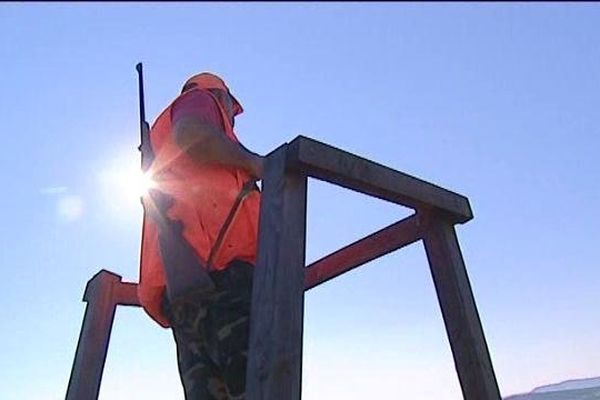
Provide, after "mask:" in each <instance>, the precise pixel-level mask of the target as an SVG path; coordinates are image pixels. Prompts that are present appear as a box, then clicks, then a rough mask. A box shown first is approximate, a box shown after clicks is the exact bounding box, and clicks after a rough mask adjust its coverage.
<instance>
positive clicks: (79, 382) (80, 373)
mask: <svg viewBox="0 0 600 400" xmlns="http://www.w3.org/2000/svg"><path fill="white" fill-rule="evenodd" d="M120 283H121V277H120V276H119V275H116V274H113V273H112V272H108V271H106V270H102V271H100V272H98V273H97V274H96V275H94V277H93V278H92V279H90V280H89V281H88V283H87V286H86V288H85V293H84V295H83V301H85V302H87V303H88V304H87V306H86V308H85V316H84V319H83V324H82V326H81V333H80V334H79V341H78V342H77V351H76V353H75V360H74V361H73V368H72V369H71V377H70V378H69V387H68V389H67V396H66V400H94V399H97V398H98V393H99V391H100V382H101V380H102V371H103V370H104V363H105V361H106V352H107V350H108V340H109V339H110V331H111V329H112V325H113V320H114V317H115V309H116V307H117V304H116V302H115V301H114V297H113V289H114V288H115V286H116V285H118V284H120Z"/></svg>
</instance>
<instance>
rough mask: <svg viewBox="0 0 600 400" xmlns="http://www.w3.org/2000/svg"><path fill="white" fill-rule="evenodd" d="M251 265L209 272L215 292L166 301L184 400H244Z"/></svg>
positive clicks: (234, 266) (242, 264) (231, 266)
mask: <svg viewBox="0 0 600 400" xmlns="http://www.w3.org/2000/svg"><path fill="white" fill-rule="evenodd" d="M253 271H254V267H253V266H252V265H251V264H248V263H245V262H240V261H234V262H232V263H231V264H230V265H229V266H228V267H227V269H225V270H223V271H215V272H211V273H210V275H211V278H212V279H213V281H214V282H215V287H216V291H215V293H213V294H211V295H210V296H206V295H205V294H198V295H195V294H192V295H190V296H187V297H186V300H185V301H178V302H177V304H168V303H167V302H165V304H164V310H165V313H166V315H167V316H168V317H169V319H170V321H171V326H172V330H173V336H174V337H175V343H176V345H177V361H178V367H179V375H180V377H181V382H182V384H183V388H184V391H185V398H186V400H242V399H244V395H245V393H244V391H245V386H246V361H247V356H248V337H249V334H250V304H251V297H252V273H253Z"/></svg>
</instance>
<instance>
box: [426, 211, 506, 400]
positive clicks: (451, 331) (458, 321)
mask: <svg viewBox="0 0 600 400" xmlns="http://www.w3.org/2000/svg"><path fill="white" fill-rule="evenodd" d="M424 217H425V218H426V219H427V231H426V234H425V237H424V244H425V251H426V252H427V258H428V260H429V267H430V269H431V275H432V277H433V281H434V283H435V289H436V291H437V296H438V301H439V304H440V307H441V309H442V314H443V317H444V323H445V325H446V333H447V334H448V339H449V341H450V346H451V348H452V355H453V356H454V364H455V366H456V371H457V372H458V378H459V380H460V386H461V388H462V392H463V397H464V399H465V400H500V392H499V390H498V383H497V382H496V376H495V375H494V369H493V367H492V361H491V359H490V355H489V352H488V347H487V344H486V341H485V337H484V334H483V328H482V326H481V321H480V320H479V314H478V313H477V307H476V305H475V299H474V298H473V292H472V291H471V285H470V283H469V278H468V276H467V271H466V269H465V264H464V261H463V258H462V254H461V251H460V247H459V244H458V239H457V237H456V232H455V230H454V226H453V224H452V223H451V222H449V221H448V220H447V219H446V218H445V217H444V216H443V215H442V214H430V215H425V216H424Z"/></svg>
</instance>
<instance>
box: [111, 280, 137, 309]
mask: <svg viewBox="0 0 600 400" xmlns="http://www.w3.org/2000/svg"><path fill="white" fill-rule="evenodd" d="M137 288H138V285H137V283H133V282H119V283H118V284H117V285H115V287H114V297H115V303H117V304H118V305H120V306H136V307H140V306H141V304H140V300H139V299H138V295H137Z"/></svg>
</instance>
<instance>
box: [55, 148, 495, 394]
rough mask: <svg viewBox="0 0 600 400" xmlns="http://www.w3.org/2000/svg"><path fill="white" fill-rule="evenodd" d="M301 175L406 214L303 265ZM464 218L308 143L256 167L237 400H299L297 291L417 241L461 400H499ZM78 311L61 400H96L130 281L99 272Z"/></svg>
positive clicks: (467, 210) (459, 200)
mask: <svg viewBox="0 0 600 400" xmlns="http://www.w3.org/2000/svg"><path fill="white" fill-rule="evenodd" d="M308 177H313V178H316V179H320V180H324V181H327V182H330V183H333V184H336V185H339V186H342V187H345V188H348V189H352V190H355V191H358V192H361V193H364V194H367V195H370V196H374V197H377V198H380V199H384V200H388V201H390V202H393V203H396V204H398V205H401V206H405V207H409V208H412V209H413V210H414V211H415V212H414V214H412V215H411V216H409V217H407V218H405V219H402V220H400V221H398V222H396V223H394V224H392V225H389V226H387V227H385V228H383V229H381V230H379V231H377V232H375V233H373V234H371V235H369V236H366V237H364V238H362V239H360V240H358V241H356V242H354V243H352V244H350V245H348V246H346V247H344V248H342V249H340V250H337V251H335V252H333V253H331V254H329V255H328V256H326V257H323V258H322V259H320V260H318V261H316V262H314V263H312V264H311V265H308V266H306V265H305V250H306V245H305V238H306V189H307V180H308ZM472 218H473V215H472V212H471V207H470V205H469V201H468V199H467V198H466V197H464V196H461V195H459V194H456V193H454V192H451V191H448V190H446V189H443V188H441V187H439V186H436V185H433V184H431V183H428V182H425V181H423V180H420V179H418V178H415V177H412V176H410V175H407V174H404V173H402V172H398V171H395V170H393V169H390V168H387V167H385V166H382V165H380V164H377V163H375V162H372V161H370V160H367V159H364V158H361V157H358V156H356V155H354V154H351V153H348V152H345V151H342V150H339V149H337V148H334V147H332V146H329V145H326V144H324V143H320V142H318V141H315V140H313V139H310V138H306V137H303V136H299V137H297V138H296V139H294V140H293V141H292V142H290V143H287V144H284V145H282V146H280V147H279V148H277V149H276V150H275V151H273V152H271V153H270V154H269V155H268V156H267V159H266V164H265V173H264V179H263V193H262V200H261V210H260V228H259V243H258V246H259V250H258V261H257V266H256V271H255V276H254V291H253V298H252V315H251V323H250V326H251V331H250V349H249V355H248V373H247V382H246V399H247V400H299V399H300V397H301V374H302V330H303V318H304V292H305V291H306V290H308V289H311V288H313V287H315V286H317V285H319V284H320V283H323V282H325V281H327V280H329V279H332V278H335V277H336V276H338V275H341V274H343V273H344V272H347V271H349V270H351V269H353V268H356V267H358V266H360V265H363V264H365V263H367V262H369V261H371V260H374V259H376V258H378V257H381V256H383V255H385V254H388V253H390V252H392V251H394V250H398V249H400V248H402V247H404V246H407V245H409V244H412V243H415V242H417V241H423V244H424V246H425V251H426V253H427V259H428V261H429V267H430V270H431V275H432V278H433V281H434V284H435V288H436V292H437V297H438V301H439V304H440V308H441V310H442V315H443V318H444V323H445V327H446V332H447V335H448V340H449V342H450V347H451V349H452V355H453V357H454V364H455V366H456V371H457V373H458V378H459V381H460V386H461V389H462V393H463V398H464V399H465V400H500V393H499V390H498V384H497V382H496V377H495V375H494V370H493V366H492V362H491V359H490V355H489V352H488V348H487V344H486V341H485V336H484V333H483V329H482V326H481V322H480V319H479V315H478V312H477V307H476V305H475V300H474V298H473V293H472V291H471V286H470V283H469V278H468V276H467V271H466V269H465V264H464V261H463V258H462V254H461V251H460V247H459V244H458V239H457V236H456V232H455V229H454V225H455V224H462V223H465V222H467V221H469V220H470V219H472ZM83 300H84V301H86V302H87V303H88V304H87V308H86V312H85V316H84V320H83V325H82V328H81V334H80V337H79V342H78V344H77V351H76V354H75V360H74V362H73V368H72V371H71V377H70V380H69V387H68V389H67V396H66V399H67V400H96V399H97V398H98V393H99V390H100V382H101V379H102V371H103V368H104V363H105V360H106V353H107V350H108V343H109V339H110V331H111V327H112V323H113V320H114V314H115V310H116V306H117V305H128V306H139V302H138V300H137V295H136V284H135V283H124V282H122V281H121V277H120V276H118V275H115V274H113V273H111V272H108V271H104V270H103V271H100V272H99V273H98V274H96V275H95V276H94V277H93V278H92V279H91V280H90V281H89V282H88V284H87V287H86V290H85V294H84V297H83Z"/></svg>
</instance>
